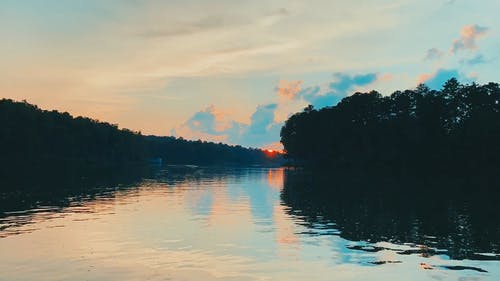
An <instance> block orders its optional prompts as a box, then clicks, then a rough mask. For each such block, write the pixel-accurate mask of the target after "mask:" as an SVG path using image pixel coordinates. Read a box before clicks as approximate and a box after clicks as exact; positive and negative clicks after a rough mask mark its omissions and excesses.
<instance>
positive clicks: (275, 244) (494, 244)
mask: <svg viewBox="0 0 500 281" xmlns="http://www.w3.org/2000/svg"><path fill="white" fill-rule="evenodd" d="M120 175H121V174H120V173H115V174H113V177H112V179H113V180H99V179H92V178H91V179H88V178H86V177H80V178H78V179H76V180H74V179H73V180H67V179H65V180H64V181H62V182H59V181H57V179H54V183H53V186H51V182H50V181H46V182H43V184H39V185H36V188H31V189H36V190H38V191H33V190H32V191H29V192H28V191H23V192H8V191H5V192H3V193H2V195H1V197H0V280H2V281H3V280H5V281H14V280H461V281H462V280H463V281H466V280H470V281H476V280H500V256H499V253H500V251H499V244H500V221H499V219H498V218H499V215H498V212H499V211H500V208H499V207H497V205H496V202H495V201H497V198H495V199H492V200H488V199H487V198H486V199H485V198H483V197H481V196H480V197H478V198H470V196H466V197H465V198H464V197H460V196H458V197H457V196H453V195H449V194H448V195H446V194H444V195H443V194H440V193H437V194H433V193H426V194H421V193H420V192H419V189H418V184H417V187H413V186H412V188H411V189H408V190H410V191H406V192H396V191H395V190H394V188H383V187H381V186H378V185H377V184H374V183H373V182H370V181H363V180H358V181H354V182H350V181H347V182H346V181H341V180H332V179H331V178H329V177H322V176H318V175H317V174H313V173H307V172H304V171H301V170H291V169H283V168H277V169H267V168H208V167H194V166H188V167H185V166H184V167H180V166H177V167H175V166H170V167H162V168H157V170H156V171H153V173H147V175H137V176H131V173H123V179H121V176H120ZM360 177H361V176H360ZM361 178H362V177H361ZM9 184H11V185H15V184H16V183H15V182H14V183H9ZM370 184H373V187H371V188H369V189H366V185H370ZM380 184H382V185H383V184H384V183H380ZM385 184H386V185H391V184H394V183H391V184H389V183H385ZM361 186H364V187H365V188H363V187H361ZM68 188H70V189H68ZM11 189H15V188H11ZM40 189H41V190H44V191H43V192H41V191H40ZM5 190H8V188H6V189H5ZM49 190H50V191H49ZM317 190H322V191H321V192H316V191H317ZM366 190H369V191H366ZM426 190H427V189H426ZM472 197H475V196H472ZM486 197H487V196H486Z"/></svg>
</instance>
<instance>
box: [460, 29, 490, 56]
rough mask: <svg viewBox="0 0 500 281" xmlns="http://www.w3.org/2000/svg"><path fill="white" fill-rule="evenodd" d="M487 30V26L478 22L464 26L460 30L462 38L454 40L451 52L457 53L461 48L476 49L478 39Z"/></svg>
mask: <svg viewBox="0 0 500 281" xmlns="http://www.w3.org/2000/svg"><path fill="white" fill-rule="evenodd" d="M487 32H488V28H487V27H482V26H479V25H477V24H475V25H466V26H464V27H463V28H462V31H461V32H460V38H459V39H456V40H455V41H453V46H452V47H451V52H452V53H454V54H456V53H457V52H458V51H460V50H475V49H476V48H477V45H476V40H477V39H478V38H480V37H482V36H484V35H485V34H486V33H487Z"/></svg>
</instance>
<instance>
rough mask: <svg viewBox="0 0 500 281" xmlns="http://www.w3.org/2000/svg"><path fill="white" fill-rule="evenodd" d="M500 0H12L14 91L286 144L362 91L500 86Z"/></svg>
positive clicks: (244, 140) (8, 44)
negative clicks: (318, 115) (299, 118)
mask: <svg viewBox="0 0 500 281" xmlns="http://www.w3.org/2000/svg"><path fill="white" fill-rule="evenodd" d="M498 11H500V1H498V0H481V1H473V0H406V1H402V0H372V1H366V0H365V1H362V0H351V1H337V0H324V1H323V0H318V1H315V0H309V1H299V0H286V1H281V0H277V1H270V0H267V1H260V0H255V1H238V0H228V1H200V0H195V1H189V0H183V1H176V0H171V1H159V0H158V1H156V0H149V1H137V0H134V1H132V0H120V1H118V0H107V1H102V0H72V1H56V0H23V1H18V0H1V1H0V36H1V38H2V39H1V40H2V41H1V42H2V43H1V44H0V62H1V63H0V93H1V96H0V97H2V98H11V99H15V100H27V101H28V102H30V103H34V104H36V105H38V106H39V107H41V108H43V109H49V110H52V109H57V110H60V111H67V112H69V113H71V114H72V115H74V116H87V117H91V118H95V119H98V120H101V121H106V122H109V123H113V124H118V125H119V126H120V127H121V128H129V129H132V130H135V131H141V132H142V133H143V134H155V135H165V136H169V135H173V136H176V137H183V138H185V139H194V140H196V139H202V140H209V141H215V142H223V143H229V144H240V145H243V146H250V147H260V148H274V149H280V148H281V145H280V144H279V131H280V128H281V126H282V125H283V122H284V121H285V120H286V119H287V118H288V117H289V116H290V115H291V114H293V113H295V112H298V111H301V110H302V109H303V108H304V107H306V106H307V105H308V104H312V105H314V107H315V108H321V107H324V106H332V105H335V104H336V103H337V102H338V101H339V100H341V99H342V98H343V97H345V96H348V95H351V94H353V93H354V92H356V91H370V90H377V91H379V92H381V93H382V94H384V95H389V94H391V93H392V92H394V91H395V90H402V89H410V88H414V87H416V86H417V85H418V84H419V83H425V84H427V85H428V86H429V87H431V88H433V89H439V88H440V87H441V85H442V83H443V82H444V81H446V80H447V79H449V78H451V77H456V78H457V79H458V80H459V81H461V82H464V83H471V82H477V83H487V82H490V81H493V82H500V81H499V80H500V79H498V70H499V69H500V35H499V32H500V17H498V15H497V14H498Z"/></svg>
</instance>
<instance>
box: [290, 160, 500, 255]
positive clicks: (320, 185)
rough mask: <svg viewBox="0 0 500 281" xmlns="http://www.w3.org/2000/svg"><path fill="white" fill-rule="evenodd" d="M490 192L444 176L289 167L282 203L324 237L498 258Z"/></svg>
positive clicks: (497, 224) (486, 186)
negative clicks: (406, 245) (345, 171)
mask: <svg viewBox="0 0 500 281" xmlns="http://www.w3.org/2000/svg"><path fill="white" fill-rule="evenodd" d="M493 188H494V184H493V183H489V182H479V183H478V182H476V183H475V184H472V183H470V182H469V183H467V182H464V181H458V180H457V179H447V178H445V177H441V178H439V177H437V178H433V179H431V178H430V177H428V178H427V179H416V178H403V177H399V178H397V179H394V178H390V179H389V177H381V176H380V175H375V174H372V175H370V174H369V173H360V174H357V175H352V174H351V175H347V174H342V175H340V174H339V175H335V176H334V175H332V173H331V172H325V171H307V170H302V169H289V170H287V171H286V172H285V175H284V189H283V192H282V195H281V198H282V201H283V202H284V203H285V204H286V205H288V206H289V207H290V209H289V214H290V215H296V216H300V217H302V220H303V221H304V223H305V224H306V225H307V226H309V228H310V229H311V231H312V232H316V233H317V234H319V235H320V234H322V233H328V234H331V233H338V234H339V235H340V236H341V237H343V238H345V239H347V240H351V241H367V242H370V243H376V242H381V241H386V242H391V243H395V244H405V243H409V244H410V245H413V246H415V247H412V250H397V249H395V251H396V252H397V253H398V254H401V255H408V254H420V255H424V256H432V255H441V254H446V255H448V256H449V257H450V258H451V259H458V260H461V259H475V260H500V255H499V254H498V253H500V217H499V216H500V214H499V212H498V202H496V200H497V198H498V197H495V196H493V194H494V193H493V194H492V191H493ZM466 190H467V191H466ZM465 191H466V192H465ZM328 230H329V231H328ZM332 230H336V231H332ZM350 248H351V249H352V250H362V251H369V252H376V251H381V250H385V249H387V248H384V247H377V246H366V245H354V246H352V247H350Z"/></svg>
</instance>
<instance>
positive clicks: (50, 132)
mask: <svg viewBox="0 0 500 281" xmlns="http://www.w3.org/2000/svg"><path fill="white" fill-rule="evenodd" d="M0 155H1V157H0V176H1V175H5V176H6V175H9V174H12V172H13V171H15V170H16V169H23V168H27V167H32V166H37V165H38V166H54V165H55V166H60V167H61V168H63V167H64V166H67V165H87V166H89V165H99V166H100V165H116V164H118V163H120V164H123V163H145V162H147V161H150V160H152V159H154V160H155V161H158V159H162V160H163V161H162V162H163V163H175V164H273V163H274V164H275V163H276V161H278V162H279V159H278V158H279V157H270V155H269V154H268V153H265V152H264V151H262V150H260V149H254V148H244V147H241V146H231V145H227V144H222V143H218V144H216V143H211V142H206V141H201V140H198V141H189V140H184V139H182V138H174V137H157V136H144V135H142V134H141V133H140V132H135V131H131V130H128V129H119V128H118V126H117V125H115V124H110V123H106V122H100V121H98V120H95V119H90V118H85V117H76V118H75V117H73V116H71V115H70V114H69V113H67V112H64V113H61V112H58V111H55V110H52V111H47V110H42V109H40V108H38V107H37V106H36V105H32V104H29V103H28V102H26V101H23V102H16V101H13V100H10V99H2V100H0ZM273 156H275V155H273Z"/></svg>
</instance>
